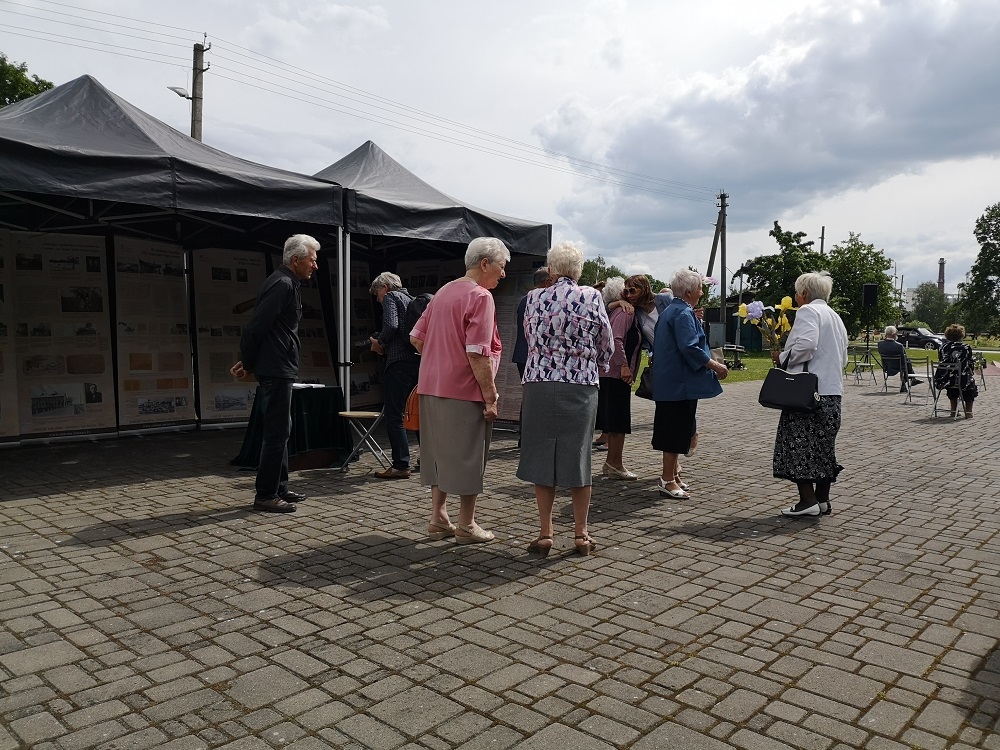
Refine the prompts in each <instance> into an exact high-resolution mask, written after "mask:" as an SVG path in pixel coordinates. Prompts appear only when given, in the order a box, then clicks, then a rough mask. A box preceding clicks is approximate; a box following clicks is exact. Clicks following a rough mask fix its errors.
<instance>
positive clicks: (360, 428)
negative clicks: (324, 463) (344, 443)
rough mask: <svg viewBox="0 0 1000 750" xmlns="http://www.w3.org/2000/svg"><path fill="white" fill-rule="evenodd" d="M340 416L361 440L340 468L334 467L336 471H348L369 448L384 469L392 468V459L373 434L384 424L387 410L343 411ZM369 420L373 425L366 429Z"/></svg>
mask: <svg viewBox="0 0 1000 750" xmlns="http://www.w3.org/2000/svg"><path fill="white" fill-rule="evenodd" d="M340 416H341V417H342V418H343V419H346V420H347V424H348V425H350V427H351V429H352V430H354V433H355V434H356V435H357V436H358V438H359V440H358V442H356V443H355V444H354V450H352V451H351V453H350V455H348V456H347V458H345V459H344V461H343V463H341V464H340V466H335V467H333V470H334V471H347V465H348V464H349V463H351V461H353V460H354V459H356V458H357V457H358V456H359V455H361V452H362V451H363V450H364V449H365V448H368V450H369V451H370V452H371V454H372V455H373V456H374V457H375V460H376V461H378V462H379V464H381V466H382V468H383V469H385V468H388V467H390V466H392V459H391V458H389V457H388V456H387V455H386V454H385V451H384V450H382V446H380V445H379V444H378V443H377V442H376V440H375V438H373V437H372V433H373V432H375V430H376V428H378V426H379V425H380V424H382V419H383V418H384V417H385V409H383V410H382V411H342V412H340ZM367 420H371V425H369V427H368V428H367V429H365V426H364V422H365V421H367Z"/></svg>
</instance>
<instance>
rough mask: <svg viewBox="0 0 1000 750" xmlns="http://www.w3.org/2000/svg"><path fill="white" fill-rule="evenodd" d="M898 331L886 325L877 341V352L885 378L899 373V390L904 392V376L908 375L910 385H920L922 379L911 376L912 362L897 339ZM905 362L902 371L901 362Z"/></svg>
mask: <svg viewBox="0 0 1000 750" xmlns="http://www.w3.org/2000/svg"><path fill="white" fill-rule="evenodd" d="M898 333H899V332H898V331H897V330H896V326H886V327H885V332H884V333H883V334H882V335H883V337H884V338H883V339H882V340H881V341H879V342H878V354H879V356H880V357H881V358H882V368H883V369H884V370H885V376H886V378H891V377H892V376H893V375H899V382H900V383H901V385H900V386H899V392H900V393H905V392H906V376H907V375H909V376H910V385H911V386H913V385H920V384H921V383H923V382H924V381H923V380H920V379H919V378H915V377H913V363H912V362H910V358H909V357H907V356H906V347H905V346H903V345H902V344H900V343H899V341H897V340H896V339H897V336H898ZM903 362H905V363H906V371H905V373H904V371H903V368H902V366H901V363H903Z"/></svg>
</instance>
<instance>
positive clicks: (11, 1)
mask: <svg viewBox="0 0 1000 750" xmlns="http://www.w3.org/2000/svg"><path fill="white" fill-rule="evenodd" d="M2 2H5V3H7V4H10V5H23V3H17V2H14V0H2ZM36 2H39V3H45V4H46V5H58V6H59V7H60V8H69V9H71V10H78V11H80V12H82V13H89V14H91V15H99V16H111V17H112V18H121V19H124V20H126V21H135V22H136V23H142V24H145V25H147V26H162V27H163V28H165V29H173V30H174V31H184V32H187V33H190V34H202V33H204V32H201V31H194V30H193V29H185V28H183V27H181V26H171V25H169V24H165V23H157V22H156V21H145V20H143V19H141V18H130V17H128V16H119V15H117V14H114V15H112V14H110V13H105V12H103V11H99V10H89V9H87V8H80V7H78V6H76V5H67V4H66V3H57V2H55V0H36ZM29 7H30V6H29ZM53 12H54V11H53ZM88 20H95V19H88ZM100 23H107V22H104V21H102V22H100Z"/></svg>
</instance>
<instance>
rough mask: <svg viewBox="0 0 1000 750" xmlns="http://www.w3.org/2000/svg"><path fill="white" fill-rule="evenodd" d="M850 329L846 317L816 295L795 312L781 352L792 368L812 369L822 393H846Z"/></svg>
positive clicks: (825, 394) (824, 394)
mask: <svg viewBox="0 0 1000 750" xmlns="http://www.w3.org/2000/svg"><path fill="white" fill-rule="evenodd" d="M847 343H848V340H847V329H846V328H845V327H844V321H842V320H841V319H840V316H839V315H837V313H835V312H834V311H833V308H831V307H830V306H829V305H828V304H826V300H821V299H814V300H813V301H812V302H810V303H809V304H807V305H803V306H802V307H800V308H799V309H798V312H796V313H795V324H794V325H793V326H792V330H791V333H789V334H788V341H786V342H785V348H784V350H783V351H782V354H781V362H782V363H784V362H785V358H786V357H787V358H788V366H787V369H788V371H789V372H802V370H803V369H805V368H804V367H803V365H804V364H805V363H806V362H808V363H809V372H812V373H815V374H816V377H817V379H818V380H819V395H821V396H843V395H844V368H845V367H846V366H847Z"/></svg>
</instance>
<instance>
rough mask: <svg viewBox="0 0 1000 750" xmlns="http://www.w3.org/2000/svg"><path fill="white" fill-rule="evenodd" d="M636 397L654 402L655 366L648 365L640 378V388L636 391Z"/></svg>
mask: <svg viewBox="0 0 1000 750" xmlns="http://www.w3.org/2000/svg"><path fill="white" fill-rule="evenodd" d="M635 395H636V396H638V397H639V398H648V399H649V400H650V401H652V400H653V365H652V363H650V364H647V365H646V367H645V369H644V370H643V371H642V375H640V376H639V387H638V388H636V389H635Z"/></svg>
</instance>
